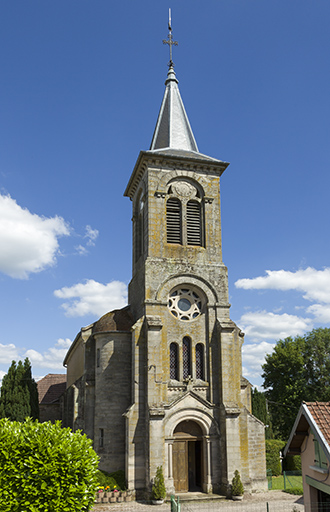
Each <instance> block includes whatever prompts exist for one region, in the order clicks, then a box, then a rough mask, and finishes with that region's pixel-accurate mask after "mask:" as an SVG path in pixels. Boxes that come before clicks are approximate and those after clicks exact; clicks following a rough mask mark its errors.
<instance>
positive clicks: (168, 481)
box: [165, 437, 175, 494]
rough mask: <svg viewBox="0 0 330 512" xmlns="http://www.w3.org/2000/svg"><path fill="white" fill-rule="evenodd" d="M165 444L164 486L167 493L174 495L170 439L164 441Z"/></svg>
mask: <svg viewBox="0 0 330 512" xmlns="http://www.w3.org/2000/svg"><path fill="white" fill-rule="evenodd" d="M165 443H166V445H167V446H166V448H167V449H166V457H165V460H166V463H167V464H166V473H165V486H166V490H167V492H168V493H172V494H174V493H175V488H174V479H173V443H174V439H173V438H172V437H170V438H167V439H165Z"/></svg>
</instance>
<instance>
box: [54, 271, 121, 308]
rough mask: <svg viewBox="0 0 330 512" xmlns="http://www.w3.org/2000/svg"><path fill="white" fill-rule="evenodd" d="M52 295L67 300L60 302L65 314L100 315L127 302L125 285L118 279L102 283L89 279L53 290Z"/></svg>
mask: <svg viewBox="0 0 330 512" xmlns="http://www.w3.org/2000/svg"><path fill="white" fill-rule="evenodd" d="M54 295H55V297H58V298H59V299H64V300H66V301H67V302H65V303H64V304H62V308H63V309H64V310H65V314H66V316H84V315H87V314H94V315H98V316H101V315H104V314H105V313H107V312H108V311H111V310H112V309H117V308H122V307H124V306H125V305H126V304H127V286H126V284H125V283H122V282H120V281H112V282H110V283H107V284H102V283H98V282H97V281H94V280H93V279H89V280H87V281H86V282H85V283H78V284H76V285H74V286H71V287H64V288H61V289H60V290H55V291H54Z"/></svg>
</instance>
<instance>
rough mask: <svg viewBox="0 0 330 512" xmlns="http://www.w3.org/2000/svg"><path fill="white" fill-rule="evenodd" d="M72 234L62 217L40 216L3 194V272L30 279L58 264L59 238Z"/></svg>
mask: <svg viewBox="0 0 330 512" xmlns="http://www.w3.org/2000/svg"><path fill="white" fill-rule="evenodd" d="M69 233H70V231H69V227H68V224H66V222H65V221H64V220H63V219H62V218H61V217H57V216H55V217H50V218H46V217H40V216H39V215H36V214H33V213H30V212H29V210H27V209H26V208H22V207H21V206H19V205H18V204H17V203H16V201H15V200H14V199H12V198H11V197H10V196H9V195H1V194H0V247H1V249H0V272H3V273H4V274H7V275H9V276H11V277H14V278H18V279H27V278H28V276H29V274H30V273H33V272H41V271H42V270H44V269H45V268H46V267H49V266H52V265H54V264H55V263H56V254H57V252H58V249H59V244H58V238H59V237H60V236H64V235H69Z"/></svg>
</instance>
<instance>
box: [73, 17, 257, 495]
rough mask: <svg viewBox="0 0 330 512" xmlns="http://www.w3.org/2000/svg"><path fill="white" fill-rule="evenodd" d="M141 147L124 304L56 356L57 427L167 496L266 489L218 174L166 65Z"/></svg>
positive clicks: (130, 479)
mask: <svg viewBox="0 0 330 512" xmlns="http://www.w3.org/2000/svg"><path fill="white" fill-rule="evenodd" d="M169 29H170V32H169V40H168V41H165V42H167V43H168V44H169V46H170V62H169V65H168V67H169V69H168V73H167V78H166V81H165V92H164V97H163V101H162V104H161V108H160V112H159V116H158V120H157V123H156V127H155V131H154V134H153V138H152V142H151V146H150V149H149V150H148V151H141V152H140V154H139V156H138V159H137V162H136V164H135V167H134V169H133V172H132V174H131V177H130V178H129V181H128V185H127V188H126V190H125V194H124V195H125V196H126V197H128V198H129V199H130V200H131V203H132V223H133V226H132V231H133V241H132V251H133V258H132V259H133V269H132V279H131V282H130V284H129V294H128V298H129V305H128V306H126V307H125V308H123V309H119V310H115V311H111V312H109V313H107V314H105V315H104V316H103V317H101V318H100V319H99V320H97V321H96V322H95V323H93V324H91V325H89V326H87V327H84V328H82V329H81V331H80V332H79V333H78V334H77V336H76V338H75V340H74V341H73V343H72V345H71V347H70V348H69V350H68V352H67V355H66V357H65V360H64V365H65V366H66V368H67V390H66V394H65V402H64V422H63V423H64V424H65V425H67V426H70V427H71V428H73V429H74V430H77V429H81V430H82V431H83V432H84V433H86V435H87V436H88V437H90V438H91V439H92V440H93V442H94V448H95V450H96V451H97V453H98V455H99V457H100V468H101V469H104V470H105V471H108V472H113V471H116V470H119V469H124V470H125V475H126V480H127V488H128V489H129V490H132V491H134V492H137V493H138V492H139V491H143V490H150V487H151V483H152V481H153V478H154V477H155V474H156V470H157V467H158V466H162V467H163V472H164V477H165V485H166V490H167V492H168V493H180V492H192V491H200V492H204V493H219V494H223V495H230V485H231V480H232V478H233V475H234V472H235V470H236V469H238V470H239V472H240V474H241V478H242V481H243V485H244V488H245V490H246V491H256V490H265V489H266V463H265V441H264V438H265V436H264V425H263V424H262V423H261V422H260V421H259V420H258V419H257V418H255V417H254V416H253V415H252V413H251V385H250V383H249V382H248V381H247V380H246V379H245V378H244V377H243V376H242V357H241V349H242V344H243V340H244V333H243V332H242V331H241V330H240V329H239V327H237V325H236V324H235V323H234V322H233V321H232V320H231V319H230V316H229V308H230V304H229V303H228V277H227V268H226V266H225V265H224V263H223V261H222V245H221V221H220V176H221V175H222V173H223V172H224V171H225V170H226V168H227V167H228V165H229V164H228V163H226V162H224V161H222V160H218V159H215V158H211V157H209V156H206V155H204V154H202V153H200V152H199V150H198V147H197V143H196V140H195V137H194V135H193V131H192V128H191V126H190V123H189V120H188V116H187V114H186V111H185V108H184V105H183V102H182V99H181V95H180V92H179V88H178V79H177V77H176V73H175V71H174V65H173V61H172V45H173V44H176V42H174V41H173V39H172V31H171V27H170V26H169Z"/></svg>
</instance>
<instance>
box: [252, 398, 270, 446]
mask: <svg viewBox="0 0 330 512" xmlns="http://www.w3.org/2000/svg"><path fill="white" fill-rule="evenodd" d="M251 402H252V414H253V415H254V416H255V417H256V418H258V419H259V420H260V421H262V422H263V423H264V425H265V427H266V429H265V438H266V439H273V437H274V436H273V428H272V421H271V418H270V414H269V412H268V408H267V400H266V396H265V393H263V392H262V391H258V389H257V388H252V391H251Z"/></svg>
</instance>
